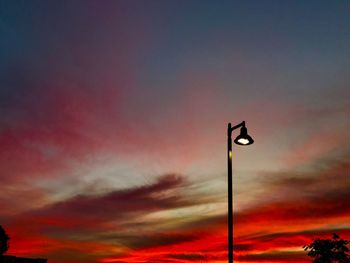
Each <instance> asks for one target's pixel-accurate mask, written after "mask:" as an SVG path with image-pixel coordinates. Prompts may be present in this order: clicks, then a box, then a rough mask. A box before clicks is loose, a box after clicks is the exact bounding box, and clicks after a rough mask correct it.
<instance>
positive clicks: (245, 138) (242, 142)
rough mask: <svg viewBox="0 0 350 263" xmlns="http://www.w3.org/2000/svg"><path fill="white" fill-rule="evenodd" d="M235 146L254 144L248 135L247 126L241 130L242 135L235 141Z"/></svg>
mask: <svg viewBox="0 0 350 263" xmlns="http://www.w3.org/2000/svg"><path fill="white" fill-rule="evenodd" d="M234 142H235V144H238V145H250V144H252V143H253V142H254V140H253V138H252V137H250V136H249V135H248V130H247V128H246V127H245V126H243V127H242V128H241V133H240V134H239V135H238V136H237V138H236V139H234Z"/></svg>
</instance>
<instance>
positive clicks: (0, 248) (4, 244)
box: [0, 225, 10, 255]
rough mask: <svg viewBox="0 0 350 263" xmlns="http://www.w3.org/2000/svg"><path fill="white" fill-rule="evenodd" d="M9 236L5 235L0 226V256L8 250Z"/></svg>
mask: <svg viewBox="0 0 350 263" xmlns="http://www.w3.org/2000/svg"><path fill="white" fill-rule="evenodd" d="M9 240H10V238H9V236H8V235H7V234H6V232H5V229H3V228H2V226H1V225H0V255H2V254H4V253H5V252H6V251H7V250H8V249H9Z"/></svg>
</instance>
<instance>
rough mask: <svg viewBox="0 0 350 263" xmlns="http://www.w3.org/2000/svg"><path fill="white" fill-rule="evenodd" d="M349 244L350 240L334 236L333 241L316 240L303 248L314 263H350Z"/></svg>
mask: <svg viewBox="0 0 350 263" xmlns="http://www.w3.org/2000/svg"><path fill="white" fill-rule="evenodd" d="M349 244H350V240H346V239H342V238H340V237H339V236H338V235H337V234H333V237H332V239H320V238H316V239H314V240H313V242H312V243H311V244H309V245H306V246H304V247H303V248H304V250H305V251H307V252H308V253H307V255H308V256H309V257H311V258H313V260H312V262H313V263H350V255H349V247H348V245H349Z"/></svg>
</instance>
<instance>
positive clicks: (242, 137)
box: [227, 121, 254, 263]
mask: <svg viewBox="0 0 350 263" xmlns="http://www.w3.org/2000/svg"><path fill="white" fill-rule="evenodd" d="M238 128H241V132H240V134H239V135H238V136H237V138H236V139H234V142H235V143H236V144H238V145H250V144H252V143H253V142H254V140H253V139H252V137H250V136H249V135H248V130H247V128H246V127H245V121H242V122H241V123H240V124H237V125H236V126H233V127H232V126H231V123H229V124H228V128H227V160H228V162H227V164H228V196H227V197H228V202H227V204H228V262H229V263H233V197H232V131H234V130H236V129H238Z"/></svg>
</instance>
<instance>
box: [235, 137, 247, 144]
mask: <svg viewBox="0 0 350 263" xmlns="http://www.w3.org/2000/svg"><path fill="white" fill-rule="evenodd" d="M238 142H239V143H241V144H248V143H249V140H247V139H244V138H240V139H239V140H238Z"/></svg>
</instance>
